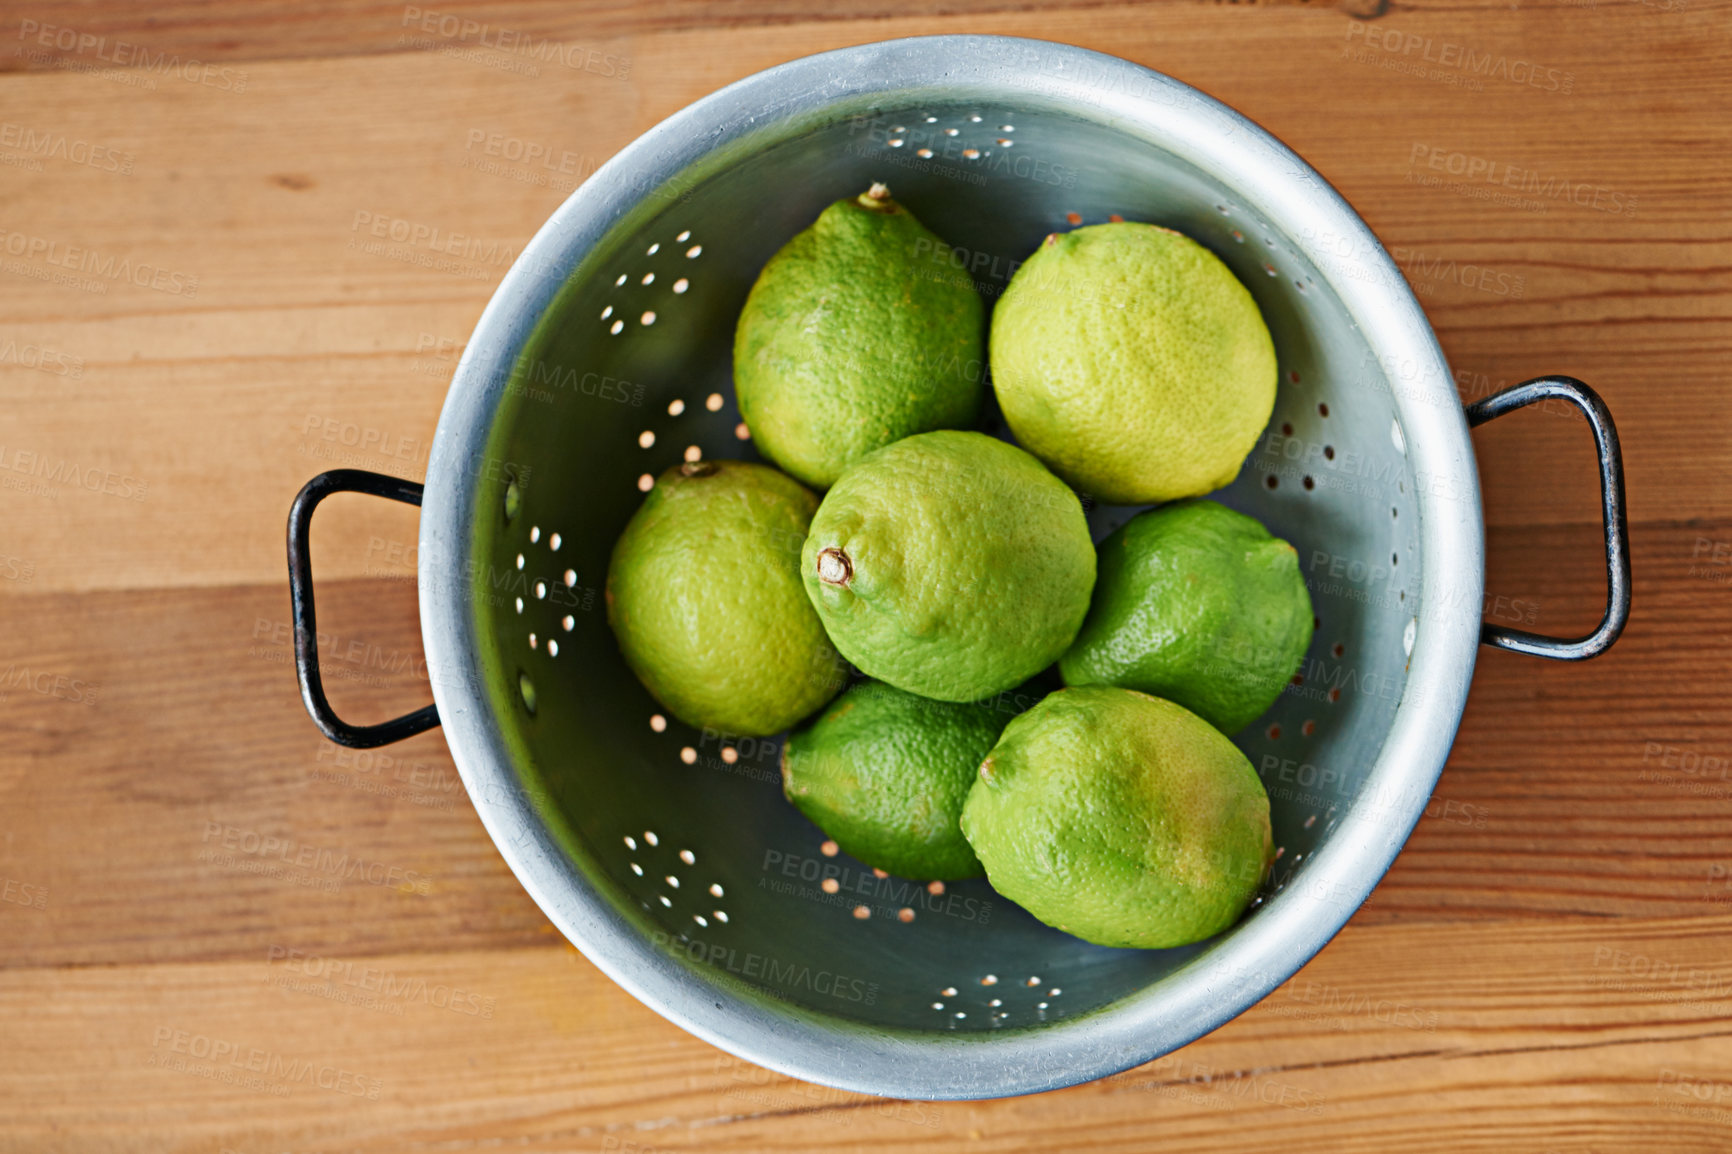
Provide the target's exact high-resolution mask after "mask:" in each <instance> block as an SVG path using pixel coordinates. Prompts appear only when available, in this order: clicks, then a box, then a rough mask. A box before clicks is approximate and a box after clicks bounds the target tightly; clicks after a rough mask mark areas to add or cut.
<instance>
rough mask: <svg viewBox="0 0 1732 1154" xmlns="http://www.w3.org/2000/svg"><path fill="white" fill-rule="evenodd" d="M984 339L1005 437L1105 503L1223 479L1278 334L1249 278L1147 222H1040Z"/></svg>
mask: <svg viewBox="0 0 1732 1154" xmlns="http://www.w3.org/2000/svg"><path fill="white" fill-rule="evenodd" d="M991 354H992V380H993V388H994V390H995V391H996V393H997V395H998V403H999V406H1000V408H1002V409H1003V410H1004V417H1005V420H1006V421H1007V422H1008V423H1009V425H1010V427H1011V430H1012V431H1013V432H1015V434H1016V439H1017V441H1018V442H1019V443H1020V444H1021V445H1023V447H1025V448H1026V449H1028V451H1029V452H1031V453H1033V454H1034V455H1035V456H1037V457H1039V458H1040V459H1041V460H1042V461H1044V462H1046V464H1047V466H1048V467H1049V468H1051V469H1052V471H1053V472H1055V473H1057V474H1058V475H1059V476H1061V477H1063V478H1064V479H1065V480H1066V481H1069V482H1070V483H1071V484H1072V485H1074V486H1076V487H1077V488H1078V489H1079V490H1081V491H1083V492H1085V493H1089V494H1091V495H1093V496H1095V497H1097V498H1099V499H1100V500H1101V501H1104V502H1106V503H1108V504H1113V505H1141V504H1151V503H1154V502H1159V501H1171V500H1174V499H1175V498H1179V497H1195V496H1201V495H1202V494H1204V493H1208V492H1210V491H1212V490H1214V489H1219V488H1221V487H1222V486H1223V485H1226V484H1228V483H1229V482H1231V481H1232V480H1233V478H1234V477H1235V476H1236V475H1237V474H1238V472H1239V466H1240V465H1241V464H1242V463H1243V462H1244V460H1245V457H1246V455H1247V454H1248V453H1250V451H1251V449H1252V447H1253V445H1254V444H1255V443H1256V439H1257V435H1258V433H1260V432H1261V431H1262V429H1263V427H1264V425H1266V424H1267V423H1268V421H1269V414H1270V413H1271V412H1272V411H1273V409H1274V405H1275V384H1276V365H1275V345H1274V342H1273V341H1272V340H1271V339H1270V336H1269V330H1268V327H1267V326H1266V325H1264V323H1263V317H1262V314H1261V313H1259V312H1258V310H1257V303H1256V301H1254V300H1253V299H1252V298H1251V294H1250V292H1249V291H1247V290H1246V288H1245V286H1244V285H1242V284H1240V283H1239V281H1238V280H1237V279H1236V278H1235V277H1234V276H1233V273H1232V271H1231V270H1230V269H1228V268H1227V266H1226V265H1224V264H1222V263H1221V261H1220V259H1219V258H1217V257H1216V256H1215V255H1214V254H1213V253H1211V252H1210V251H1209V250H1208V249H1206V248H1204V247H1203V246H1202V245H1200V244H1198V243H1197V242H1196V241H1194V240H1191V239H1190V238H1189V237H1186V236H1184V235H1182V234H1180V233H1177V232H1173V231H1171V230H1170V229H1164V228H1157V227H1156V226H1154V225H1148V224H1136V223H1131V222H1121V223H1115V224H1100V225H1091V226H1089V227H1087V228H1079V229H1075V230H1073V231H1071V232H1067V233H1062V234H1056V233H1055V234H1054V235H1052V236H1049V237H1047V238H1046V240H1045V242H1044V243H1042V244H1041V246H1040V248H1038V249H1037V250H1035V252H1034V254H1033V255H1032V256H1030V257H1029V258H1028V260H1027V261H1025V262H1024V263H1023V264H1022V266H1021V267H1020V268H1018V269H1017V271H1016V275H1015V276H1014V277H1012V278H1011V282H1010V287H1009V288H1008V289H1006V290H1005V293H1004V296H1003V297H1002V298H1000V300H999V302H998V306H997V308H996V309H995V310H994V312H993V316H992V335H991Z"/></svg>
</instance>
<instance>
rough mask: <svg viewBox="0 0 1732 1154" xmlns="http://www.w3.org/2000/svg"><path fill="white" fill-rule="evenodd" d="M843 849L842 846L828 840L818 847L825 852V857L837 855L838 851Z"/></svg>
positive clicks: (822, 852) (819, 850)
mask: <svg viewBox="0 0 1732 1154" xmlns="http://www.w3.org/2000/svg"><path fill="white" fill-rule="evenodd" d="M841 850H842V847H841V846H839V845H837V844H836V843H835V842H833V841H827V842H825V843H824V844H823V845H821V846H819V847H818V852H819V853H821V854H823V855H824V856H825V857H835V856H836V855H837V854H838V853H840V852H841Z"/></svg>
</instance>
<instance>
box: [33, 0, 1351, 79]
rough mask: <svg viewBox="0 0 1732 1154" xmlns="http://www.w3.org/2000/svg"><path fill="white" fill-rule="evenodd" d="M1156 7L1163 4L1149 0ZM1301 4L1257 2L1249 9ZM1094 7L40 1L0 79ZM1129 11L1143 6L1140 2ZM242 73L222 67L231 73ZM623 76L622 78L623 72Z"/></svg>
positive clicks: (517, 52)
mask: <svg viewBox="0 0 1732 1154" xmlns="http://www.w3.org/2000/svg"><path fill="white" fill-rule="evenodd" d="M1165 2H1168V0H1154V3H1165ZM1308 2H1309V0H1261V2H1260V3H1259V4H1258V7H1262V8H1268V7H1272V6H1273V7H1279V6H1285V5H1298V4H1302V3H1308ZM1095 6H1096V5H1095V3H1094V0H1041V2H1039V3H1034V2H1031V0H944V2H943V3H934V2H932V0H871V2H870V3H855V4H850V5H849V6H848V7H847V8H846V9H837V10H827V9H823V8H814V7H812V6H811V5H809V4H801V3H799V2H798V0H728V2H725V3H710V4H681V3H677V2H675V0H658V2H654V3H620V2H619V0H576V2H564V3H562V2H559V0H457V2H456V3H439V4H394V3H374V2H366V3H353V4H342V3H331V2H328V0H313V2H310V3H305V4H294V3H284V2H282V0H267V2H263V3H258V4H245V3H220V2H218V3H211V2H209V0H170V2H168V3H159V4H153V5H152V6H151V8H150V10H149V12H148V13H146V12H142V11H140V10H139V9H138V8H137V7H136V6H134V5H129V4H126V3H124V2H114V0H97V2H88V0H87V2H84V3H80V4H79V5H78V6H77V7H76V8H75V9H72V10H66V9H56V8H54V7H52V6H48V5H40V4H37V5H15V6H13V7H16V8H17V11H16V13H14V14H11V18H10V19H8V20H6V23H5V26H4V30H5V32H6V33H7V34H8V39H10V40H12V41H15V43H14V44H13V45H12V48H13V50H12V51H9V52H7V53H6V54H5V55H0V71H48V70H54V69H61V70H65V69H73V68H77V67H79V66H81V65H86V64H88V65H92V66H95V67H102V66H107V67H122V66H130V67H134V68H143V69H152V70H156V71H172V70H173V69H174V68H175V67H176V65H175V64H174V63H173V61H174V60H175V58H176V57H178V58H179V59H180V61H181V66H183V67H184V66H186V62H188V61H193V60H197V61H201V62H212V63H217V64H226V65H231V66H233V65H238V64H241V63H245V62H252V61H261V60H284V59H301V58H306V57H335V56H351V55H368V56H372V55H382V54H385V53H393V52H431V51H437V50H439V49H446V50H454V51H471V52H479V53H481V54H483V55H485V56H488V57H491V58H494V59H497V60H510V59H514V58H515V59H520V60H522V61H524V62H526V63H530V64H532V65H539V66H541V67H549V66H552V65H565V66H569V65H568V63H567V62H568V61H569V60H571V59H574V58H575V59H578V60H581V61H582V63H583V64H584V65H585V66H586V67H594V68H611V67H617V66H618V65H617V63H612V64H610V63H594V62H592V61H590V60H589V59H588V58H587V56H575V52H574V50H579V51H580V50H586V49H590V48H592V47H594V48H596V49H597V50H598V51H603V52H607V51H608V50H610V49H611V50H612V52H613V53H614V54H616V55H623V53H621V51H620V50H621V49H622V48H623V49H625V50H626V51H629V48H630V43H629V39H627V38H630V37H633V36H639V35H643V34H646V33H655V32H667V31H676V30H688V29H703V30H705V31H710V30H715V29H743V28H752V27H757V26H762V25H773V24H793V23H799V24H807V25H809V24H810V23H812V22H813V21H822V20H865V19H870V20H907V19H910V18H916V17H923V16H933V15H940V14H943V15H963V14H966V15H973V16H980V15H985V14H989V13H996V12H1007V11H1023V12H1028V11H1053V10H1057V9H1064V8H1089V7H1095ZM1139 6H1140V7H1145V8H1146V7H1152V6H1153V4H1151V3H1149V2H1148V0H1144V2H1143V3H1142V4H1140V5H1139ZM1326 6H1327V5H1319V7H1326ZM1383 6H1385V4H1384V0H1348V2H1347V3H1346V4H1344V5H1343V7H1344V8H1345V9H1349V10H1353V11H1360V12H1368V11H1371V10H1374V9H1380V8H1381V7H1383ZM69 33H70V35H69ZM622 41H623V43H622ZM163 57H167V58H168V59H167V61H164V60H163V59H162V58H163ZM625 59H627V60H629V56H627V57H625ZM245 71H246V70H245V69H242V68H239V67H232V68H231V73H232V74H233V75H236V76H238V75H239V74H241V73H243V72H245ZM626 71H627V74H628V75H629V66H628V67H627V70H626Z"/></svg>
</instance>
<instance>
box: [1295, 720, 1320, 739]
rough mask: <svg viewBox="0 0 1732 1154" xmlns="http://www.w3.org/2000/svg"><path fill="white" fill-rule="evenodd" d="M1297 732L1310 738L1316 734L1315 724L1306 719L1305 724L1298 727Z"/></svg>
mask: <svg viewBox="0 0 1732 1154" xmlns="http://www.w3.org/2000/svg"><path fill="white" fill-rule="evenodd" d="M1299 732H1300V733H1302V734H1304V735H1305V736H1306V737H1310V736H1311V735H1312V734H1313V733H1316V732H1317V723H1316V722H1315V721H1312V720H1310V719H1309V718H1307V719H1306V721H1305V724H1304V725H1301V726H1300V727H1299Z"/></svg>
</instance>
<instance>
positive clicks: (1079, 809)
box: [962, 685, 1272, 949]
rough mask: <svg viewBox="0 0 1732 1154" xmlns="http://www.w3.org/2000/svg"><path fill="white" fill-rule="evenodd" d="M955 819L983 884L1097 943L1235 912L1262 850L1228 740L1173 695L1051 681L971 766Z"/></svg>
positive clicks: (1254, 809)
mask: <svg viewBox="0 0 1732 1154" xmlns="http://www.w3.org/2000/svg"><path fill="white" fill-rule="evenodd" d="M962 832H963V833H964V834H965V835H966V836H967V838H968V841H969V844H970V845H972V846H973V847H974V852H975V853H976V854H978V855H980V860H981V862H982V863H983V864H984V865H985V866H986V876H987V878H988V880H990V881H991V882H992V887H993V888H994V889H995V890H997V891H998V892H999V893H1001V894H1003V895H1004V896H1005V897H1007V898H1009V899H1010V900H1011V901H1013V902H1016V903H1017V904H1018V905H1020V906H1022V907H1023V908H1024V909H1026V910H1028V912H1029V913H1031V914H1033V915H1034V916H1035V917H1037V918H1039V919H1040V920H1041V921H1043V922H1045V923H1046V924H1047V925H1050V926H1056V927H1057V928H1058V929H1061V930H1064V931H1065V932H1066V933H1069V934H1075V935H1076V936H1077V937H1079V938H1082V939H1083V940H1084V941H1089V942H1094V943H1095V944H1096V945H1102V946H1129V947H1135V948H1139V949H1165V948H1167V947H1170V946H1183V945H1188V944H1190V943H1191V942H1198V941H1202V940H1203V939H1204V938H1207V937H1211V936H1213V935H1215V934H1218V933H1220V932H1221V931H1222V930H1224V929H1226V928H1227V927H1228V926H1231V925H1232V924H1233V923H1234V922H1235V921H1237V920H1238V918H1239V915H1240V914H1242V913H1243V912H1244V910H1245V907H1246V906H1247V905H1249V904H1250V901H1251V898H1252V895H1253V894H1255V892H1256V890H1257V886H1258V884H1259V883H1260V882H1261V881H1262V879H1263V875H1264V873H1265V872H1267V870H1268V868H1269V863H1270V861H1271V860H1272V854H1271V852H1270V847H1271V844H1272V842H1271V838H1270V832H1269V798H1268V795H1267V794H1265V793H1264V792H1263V783H1262V782H1261V781H1259V780H1258V779H1257V772H1256V770H1254V769H1252V768H1251V763H1250V762H1249V761H1247V760H1246V759H1245V755H1244V754H1242V753H1240V752H1239V750H1238V747H1236V746H1235V745H1234V744H1233V743H1232V742H1230V741H1228V740H1227V739H1226V738H1225V737H1223V736H1222V735H1221V732H1220V731H1219V730H1217V729H1216V728H1215V727H1214V726H1212V725H1210V724H1209V723H1208V722H1206V721H1204V720H1203V719H1202V718H1200V717H1198V716H1197V715H1196V714H1194V713H1191V712H1190V711H1189V710H1186V709H1184V708H1182V707H1180V706H1177V705H1174V704H1173V703H1172V702H1170V701H1162V700H1161V699H1160V698H1158V697H1150V696H1148V695H1147V694H1142V693H1136V692H1134V691H1132V690H1129V689H1117V688H1113V687H1111V686H1093V685H1091V686H1084V687H1081V688H1077V689H1061V690H1059V691H1058V692H1057V693H1054V694H1051V695H1049V696H1048V697H1047V698H1046V699H1045V700H1043V701H1042V702H1041V703H1040V704H1039V705H1037V706H1035V707H1034V708H1033V709H1031V710H1029V711H1028V712H1027V713H1024V714H1023V715H1022V716H1020V717H1017V718H1015V719H1014V720H1012V721H1011V723H1010V724H1009V725H1008V726H1006V727H1005V730H1004V735H1003V736H1002V737H1000V738H999V739H998V744H997V745H995V746H993V749H992V752H991V753H990V754H988V755H987V758H986V760H985V762H983V763H982V764H981V767H980V780H979V781H977V782H976V783H975V785H974V788H973V789H972V790H971V791H970V792H969V795H968V802H967V804H966V805H965V806H964V807H963V810H962Z"/></svg>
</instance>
